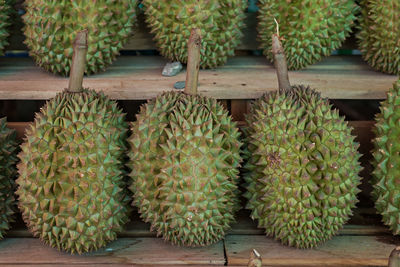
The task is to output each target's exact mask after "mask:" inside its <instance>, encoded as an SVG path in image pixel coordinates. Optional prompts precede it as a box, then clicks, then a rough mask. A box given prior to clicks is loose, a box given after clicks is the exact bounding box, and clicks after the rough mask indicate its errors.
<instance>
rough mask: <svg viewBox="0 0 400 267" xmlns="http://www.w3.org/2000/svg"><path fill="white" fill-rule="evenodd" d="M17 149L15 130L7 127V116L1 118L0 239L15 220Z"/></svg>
mask: <svg viewBox="0 0 400 267" xmlns="http://www.w3.org/2000/svg"><path fill="white" fill-rule="evenodd" d="M17 149H18V145H17V142H16V134H15V130H11V129H9V128H7V122H6V119H5V118H2V119H0V239H1V238H3V236H4V234H5V232H6V231H7V230H8V229H9V228H10V223H11V222H13V221H14V218H13V214H14V212H15V198H14V189H15V182H14V179H15V177H16V175H17V168H16V166H15V165H16V163H17Z"/></svg>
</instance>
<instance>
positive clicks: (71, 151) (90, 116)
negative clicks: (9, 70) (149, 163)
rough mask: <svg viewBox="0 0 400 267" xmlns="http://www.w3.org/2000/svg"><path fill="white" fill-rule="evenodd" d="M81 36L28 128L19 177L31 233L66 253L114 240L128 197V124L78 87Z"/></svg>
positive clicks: (101, 98) (102, 99)
mask: <svg viewBox="0 0 400 267" xmlns="http://www.w3.org/2000/svg"><path fill="white" fill-rule="evenodd" d="M86 37H87V32H80V33H79V34H78V36H77V44H76V47H77V48H76V49H75V50H76V52H74V53H76V57H75V59H74V60H73V64H75V65H73V69H72V73H71V78H70V86H69V89H68V90H67V91H64V92H61V93H59V94H58V95H57V96H56V97H55V98H53V99H51V100H50V101H48V102H47V103H46V105H45V106H44V107H43V108H42V109H41V110H40V112H39V113H37V114H36V117H35V120H34V122H33V123H32V124H31V125H30V126H29V127H28V129H27V130H26V137H25V141H24V143H23V144H22V146H21V149H22V151H21V153H20V154H19V158H20V160H21V162H20V163H19V165H18V170H19V175H20V176H19V178H18V179H17V184H18V190H17V195H18V196H19V204H18V205H19V208H20V210H21V212H22V216H23V219H24V221H25V222H26V224H27V226H28V228H29V230H30V231H31V232H32V233H33V235H34V236H39V237H40V239H41V240H43V241H44V242H45V243H46V244H49V245H50V246H52V247H56V248H58V249H62V250H66V251H69V252H71V253H75V252H76V253H83V252H87V251H91V250H95V249H98V248H100V247H102V246H104V245H105V244H106V243H107V242H109V241H112V240H114V239H115V238H116V236H117V232H119V231H121V230H122V225H123V224H125V223H126V222H127V221H128V216H127V215H128V214H127V212H128V208H129V201H130V200H129V198H128V196H127V194H126V192H125V191H124V190H123V188H124V187H125V182H124V180H123V169H124V163H123V162H122V160H123V158H124V153H125V150H126V144H125V139H126V134H127V127H128V125H127V123H126V122H125V120H124V114H123V113H122V112H121V110H120V109H119V108H118V107H117V103H116V102H115V101H111V100H110V99H109V98H108V97H106V96H105V95H104V94H103V93H97V92H95V91H94V90H90V89H82V78H83V71H84V59H85V57H86V51H85V50H86V49H87V47H86V48H85V44H86V43H87V42H86ZM78 58H80V60H78ZM74 62H75V63H74Z"/></svg>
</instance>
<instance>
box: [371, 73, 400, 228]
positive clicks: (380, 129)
mask: <svg viewBox="0 0 400 267" xmlns="http://www.w3.org/2000/svg"><path fill="white" fill-rule="evenodd" d="M399 105H400V80H399V81H398V82H397V83H395V84H394V86H393V88H392V89H390V90H389V92H388V93H387V99H386V100H385V101H383V102H382V103H381V107H380V111H381V112H380V113H379V114H378V115H377V116H376V125H375V128H374V132H375V136H376V138H375V139H374V140H373V144H374V150H373V153H372V154H373V157H374V160H373V166H374V171H373V177H374V180H373V185H374V190H373V191H372V194H373V197H374V199H375V207H376V210H377V212H378V213H380V214H381V215H382V221H383V222H384V223H385V224H386V225H387V226H389V228H390V230H391V231H392V232H393V234H395V235H398V234H400V223H399V221H400V211H399V210H400V200H399V196H400V186H399V184H398V179H399V175H398V173H399V162H400V156H399V153H400V146H399V141H398V140H399V133H400V131H399V124H398V121H399V119H400V111H399Z"/></svg>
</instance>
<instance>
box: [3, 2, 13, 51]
mask: <svg viewBox="0 0 400 267" xmlns="http://www.w3.org/2000/svg"><path fill="white" fill-rule="evenodd" d="M11 4H12V1H10V0H0V56H1V55H3V53H4V48H5V47H6V45H7V44H8V43H7V37H8V36H9V32H8V27H9V26H10V24H11V23H10V10H11Z"/></svg>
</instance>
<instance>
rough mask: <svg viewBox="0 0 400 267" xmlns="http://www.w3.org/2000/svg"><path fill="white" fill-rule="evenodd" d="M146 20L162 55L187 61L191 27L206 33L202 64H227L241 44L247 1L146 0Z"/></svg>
mask: <svg viewBox="0 0 400 267" xmlns="http://www.w3.org/2000/svg"><path fill="white" fill-rule="evenodd" d="M143 5H144V9H145V13H146V21H147V23H148V25H149V26H150V28H151V32H152V33H153V34H154V39H155V41H156V43H157V47H158V49H159V50H160V52H161V54H162V55H163V56H164V57H166V58H168V59H170V60H175V61H180V62H182V63H186V62H187V57H188V52H187V51H188V49H187V40H188V39H189V36H190V29H191V27H197V28H199V29H200V30H201V34H202V48H201V55H202V57H201V60H200V66H201V67H202V68H215V67H217V66H220V65H223V64H225V63H226V61H227V59H228V57H230V56H233V55H234V49H235V48H236V47H237V46H238V45H239V44H240V41H241V37H242V32H241V29H242V28H243V26H244V25H243V19H244V17H245V15H244V11H245V8H246V5H247V0H223V1H217V0H187V1H181V0H143Z"/></svg>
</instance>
